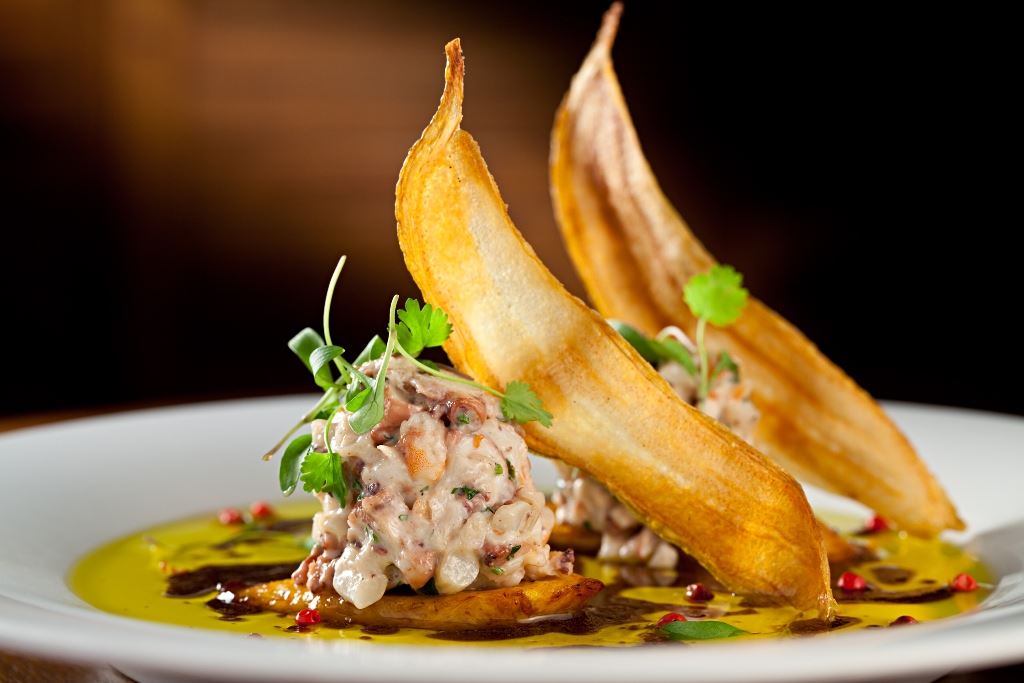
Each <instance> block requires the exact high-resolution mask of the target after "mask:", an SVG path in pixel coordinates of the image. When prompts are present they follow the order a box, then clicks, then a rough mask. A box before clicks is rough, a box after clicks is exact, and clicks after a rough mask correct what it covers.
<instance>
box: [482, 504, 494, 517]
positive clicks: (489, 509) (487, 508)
mask: <svg viewBox="0 0 1024 683" xmlns="http://www.w3.org/2000/svg"><path fill="white" fill-rule="evenodd" d="M484 510H487V511H488V512H490V513H491V514H492V515H493V514H494V508H492V507H491V506H490V505H488V506H487V507H485V508H484Z"/></svg>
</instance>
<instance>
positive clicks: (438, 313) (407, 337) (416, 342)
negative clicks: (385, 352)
mask: <svg viewBox="0 0 1024 683" xmlns="http://www.w3.org/2000/svg"><path fill="white" fill-rule="evenodd" d="M398 319H399V320H401V322H400V323H399V325H398V343H399V344H401V345H402V348H403V349H405V350H406V351H407V352H408V353H409V355H411V356H414V357H415V356H418V355H419V354H420V353H421V352H422V351H423V349H426V348H430V347H432V346H440V345H441V344H443V343H444V342H445V340H447V339H448V336H449V335H450V334H451V333H452V326H451V324H450V323H449V322H448V314H447V313H445V312H444V311H443V310H441V309H440V308H434V307H433V306H431V305H430V304H424V305H423V307H422V308H421V307H420V302H419V301H417V300H416V299H406V300H405V308H404V309H402V310H400V311H398Z"/></svg>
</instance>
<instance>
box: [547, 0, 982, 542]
mask: <svg viewBox="0 0 1024 683" xmlns="http://www.w3.org/2000/svg"><path fill="white" fill-rule="evenodd" d="M621 12H622V6H621V5H620V4H618V3H616V4H615V5H613V6H612V7H611V9H609V10H608V12H607V13H606V14H605V17H604V22H603V25H602V26H601V30H600V32H599V33H598V36H597V39H596V41H595V42H594V45H593V47H592V48H591V50H590V53H589V54H588V55H587V57H586V59H585V60H584V62H583V65H582V66H581V67H580V70H579V72H578V73H577V74H576V76H575V77H574V78H573V80H572V85H571V87H570V89H569V92H568V94H567V95H566V97H565V99H564V100H563V102H562V105H561V107H560V108H559V110H558V113H557V115H556V117H555V124H554V129H553V131H552V133H551V193H552V196H553V199H554V204H555V208H556V214H557V218H558V222H559V224H560V226H561V229H562V234H563V236H564V238H565V242H566V244H567V246H568V250H569V253H570V255H571V256H572V259H573V262H574V264H575V265H576V268H577V270H578V271H579V273H580V276H581V278H582V279H583V282H584V284H585V285H586V288H587V291H588V292H589V294H590V297H591V299H592V300H593V302H594V305H595V306H596V307H597V309H598V310H599V311H600V312H601V313H602V314H603V315H605V316H607V317H609V318H616V319H619V320H623V321H625V322H628V323H630V324H632V325H634V326H636V327H637V328H639V329H640V330H642V331H643V332H645V333H647V334H649V335H653V334H655V333H657V332H658V330H660V329H661V328H663V327H665V326H668V325H677V326H679V327H681V328H683V329H684V330H686V331H688V333H690V334H693V332H694V328H695V325H696V321H695V320H694V318H693V316H692V315H691V314H690V311H689V309H688V308H687V307H686V305H685V303H684V302H683V298H682V295H681V294H682V290H683V285H684V284H685V283H686V281H687V280H688V279H689V278H690V277H692V276H693V275H696V274H698V273H702V272H705V271H707V270H708V269H709V268H710V267H711V266H712V265H713V264H714V263H715V260H714V258H713V257H712V256H711V255H710V254H709V253H708V252H707V250H706V249H705V248H704V246H703V245H702V244H701V243H700V242H699V241H698V240H697V239H696V237H694V235H693V234H692V233H691V232H690V229H689V227H688V226H687V224H686V222H685V221H684V220H683V219H682V218H681V217H680V216H679V214H678V213H677V212H676V210H675V208H673V206H672V205H671V204H670V203H669V201H668V200H667V199H666V198H665V196H664V194H662V192H661V188H660V187H659V186H658V182H657V180H656V179H655V177H654V173H653V172H652V171H651V168H650V166H649V165H648V163H647V159H646V158H645V157H644V155H643V152H642V150H641V148H640V142H639V138H638V137H637V134H636V131H635V130H634V128H633V124H632V121H631V119H630V116H629V111H628V110H627V108H626V103H625V100H624V99H623V96H622V91H621V90H620V88H619V83H618V79H617V78H616V76H615V71H614V70H613V68H612V61H611V54H610V51H611V46H612V42H613V41H614V38H615V32H616V30H617V28H618V23H619V17H620V15H621ZM707 339H708V344H709V346H711V347H712V348H716V349H725V350H728V352H729V353H730V354H732V355H733V356H734V357H736V358H738V359H739V360H740V361H741V363H742V367H743V372H744V374H745V377H746V378H747V379H748V380H749V382H750V384H751V386H752V388H753V394H752V398H753V401H754V403H755V405H756V406H757V407H758V409H759V410H760V411H761V420H760V422H759V424H758V427H757V430H756V432H755V434H754V438H755V443H757V445H758V447H759V448H762V449H763V450H764V452H765V453H766V454H767V455H769V456H770V457H771V458H773V459H774V460H776V461H777V462H779V463H780V464H782V465H783V466H784V467H785V468H786V469H787V470H789V471H790V472H792V473H793V474H795V475H796V476H797V477H799V478H801V479H803V480H804V481H806V482H808V483H811V484H814V485H816V486H820V487H822V488H825V489H828V490H830V491H834V492H836V493H839V494H841V495H845V496H849V497H850V498H854V499H856V500H858V501H860V502H862V503H864V504H865V505H867V506H868V507H871V508H873V509H874V510H876V511H877V512H878V513H879V514H881V515H883V516H885V517H886V518H887V519H889V520H890V521H891V522H894V523H895V524H896V525H898V526H899V527H900V528H903V529H906V530H908V531H911V532H914V533H918V534H922V535H933V534H935V533H938V532H939V531H941V530H943V529H947V528H949V529H962V528H963V523H962V522H961V521H960V519H959V517H958V516H957V513H956V510H955V509H954V507H953V504H952V503H951V502H950V500H949V499H948V498H947V496H946V494H945V492H944V491H943V489H942V487H941V486H940V485H939V483H938V481H936V479H935V478H934V477H933V476H932V475H931V473H930V472H929V471H928V469H927V467H926V466H925V465H924V463H923V462H922V461H921V460H920V458H918V456H917V453H916V452H915V451H914V448H913V447H912V446H911V444H910V442H909V441H908V440H907V439H906V437H905V436H904V435H903V434H902V433H901V432H900V430H899V429H898V428H897V427H896V425H895V424H893V422H892V421H891V420H890V419H889V418H888V417H887V416H886V415H885V413H884V412H883V411H882V409H881V407H880V406H879V405H878V404H877V403H876V402H875V401H874V400H873V399H872V398H871V397H870V396H869V395H868V394H867V392H865V391H864V390H863V389H861V388H860V387H859V386H857V384H856V383H854V381H853V380H852V379H850V378H849V377H848V376H847V375H846V374H845V373H843V371H842V370H840V369H839V368H838V367H836V366H835V365H834V364H832V363H831V362H830V361H829V360H828V359H827V358H826V357H825V356H824V355H823V354H822V353H821V352H820V351H819V350H818V349H817V348H816V347H815V346H814V345H813V344H812V343H811V342H810V341H809V340H808V339H807V338H806V337H805V336H804V335H803V334H801V333H800V332H799V331H798V330H797V329H796V328H794V327H793V326H792V325H790V324H789V323H788V322H786V321H785V320H784V319H783V318H782V317H781V316H779V315H778V314H776V313H775V312H774V311H772V310H771V309H770V308H768V307H767V306H765V305H764V304H763V303H761V302H760V301H756V300H753V299H751V300H750V302H749V304H748V305H747V307H746V309H745V310H744V312H743V315H742V316H741V317H740V319H739V320H738V321H737V322H736V323H735V324H733V325H731V326H730V327H728V328H725V329H717V328H714V327H709V328H708V332H707Z"/></svg>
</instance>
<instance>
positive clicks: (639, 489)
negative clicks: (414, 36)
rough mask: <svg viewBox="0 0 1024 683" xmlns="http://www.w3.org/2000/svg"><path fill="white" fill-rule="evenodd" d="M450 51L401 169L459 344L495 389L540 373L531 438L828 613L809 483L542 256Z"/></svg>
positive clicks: (429, 276)
mask: <svg viewBox="0 0 1024 683" xmlns="http://www.w3.org/2000/svg"><path fill="white" fill-rule="evenodd" d="M445 49H446V52H447V56H448V64H447V67H446V69H445V89H444V93H443V95H442V97H441V103H440V105H439V107H438V110H437V113H436V114H435V115H434V117H433V119H432V120H431V122H430V125H428V126H427V128H426V129H425V130H424V131H423V135H422V136H421V137H420V139H419V141H418V142H417V143H416V144H415V145H414V146H413V148H412V149H411V150H410V152H409V155H408V157H407V158H406V161H405V164H404V165H403V166H402V171H401V174H400V175H399V179H398V187H397V189H396V195H397V196H396V205H395V214H396V218H397V220H398V237H399V243H400V245H401V247H402V252H403V254H404V256H405V262H406V266H407V267H408V269H409V272H410V273H411V274H412V276H413V278H414V279H415V280H416V283H417V284H418V285H419V287H420V289H421V290H422V291H423V294H424V296H425V298H426V300H428V301H430V302H431V303H433V304H435V305H437V306H440V307H441V308H443V309H444V310H445V311H447V313H448V316H449V319H450V320H451V322H452V324H453V325H454V332H453V333H452V335H451V337H449V339H448V341H447V342H446V343H445V351H447V353H448V356H449V357H450V358H451V359H452V361H453V362H454V363H455V365H456V366H457V367H458V368H459V369H460V370H462V371H463V372H466V373H468V374H470V375H472V376H474V377H475V378H476V379H477V380H479V381H481V382H485V383H487V384H488V385H490V386H494V387H503V386H506V385H507V384H508V383H509V382H512V381H513V380H524V381H526V382H528V383H529V384H530V386H531V387H532V388H533V389H534V391H535V392H536V393H537V394H538V396H540V398H541V399H542V400H543V402H544V404H545V406H546V408H547V409H548V410H549V411H550V412H551V413H552V414H553V415H554V423H553V425H552V426H551V428H545V427H543V426H541V425H540V424H538V423H537V422H531V423H529V424H527V425H526V426H525V431H526V435H527V441H528V443H529V444H530V446H531V447H532V449H533V450H535V451H537V452H539V453H543V454H546V455H550V456H553V457H557V458H560V459H562V460H563V461H564V462H566V463H568V464H570V465H575V466H579V467H582V468H583V469H585V470H586V471H588V472H590V473H592V474H593V475H594V476H596V477H598V478H599V479H600V480H601V482H602V483H604V484H605V485H606V486H608V488H609V489H610V490H611V491H612V493H614V494H615V495H616V496H618V497H619V499H620V500H622V501H624V502H625V503H626V504H627V505H629V506H630V507H631V508H632V509H633V510H635V511H636V512H637V513H638V515H639V516H640V518H641V519H642V520H643V521H644V522H645V523H647V524H648V525H649V526H650V527H651V528H652V530H653V531H655V533H657V534H659V535H660V536H662V537H663V538H665V539H666V540H668V541H670V542H672V543H675V544H676V545H678V546H680V547H681V548H683V549H684V550H685V551H686V552H688V553H689V554H691V555H692V556H694V557H695V558H697V559H698V560H699V561H700V562H701V563H702V564H704V566H705V567H707V569H708V570H709V571H711V572H712V573H713V574H714V575H715V576H716V577H718V578H719V580H721V581H722V583H724V584H725V585H727V586H729V587H730V588H731V589H733V590H736V591H740V592H745V593H754V594H760V595H763V596H769V597H773V598H775V599H776V600H781V601H785V602H788V603H789V604H792V605H794V606H795V607H797V608H799V609H813V610H816V611H817V612H818V613H819V614H822V615H830V614H831V611H832V608H833V601H832V596H831V591H830V588H829V573H828V572H829V569H828V562H827V559H826V556H825V551H824V549H823V547H822V540H821V535H820V533H819V531H818V528H817V525H816V523H815V519H814V516H813V514H812V513H811V508H810V505H809V504H808V503H807V499H806V498H805V496H804V493H803V489H801V487H800V485H799V484H797V482H796V481H795V480H793V478H792V477H790V476H789V475H788V474H787V473H786V472H785V471H784V470H783V469H782V468H781V467H779V466H778V465H776V464H775V463H773V462H771V461H769V460H768V459H767V458H765V457H764V456H762V455H761V454H760V453H758V452H757V451H756V450H754V449H753V448H752V447H750V446H749V445H747V444H746V443H745V442H744V441H742V440H741V439H739V438H738V437H736V436H735V435H733V434H732V433H731V432H729V431H728V430H726V429H725V428H724V427H722V426H721V425H719V424H718V423H717V422H715V421H714V420H712V419H711V418H709V417H707V416H706V415H704V414H702V413H700V412H699V411H697V410H695V409H693V408H692V407H690V406H689V405H687V404H685V403H684V402H683V401H682V400H681V399H680V398H679V397H678V396H676V394H675V393H674V392H673V391H672V388H671V387H670V386H669V385H668V383H667V382H666V381H665V380H664V379H663V378H662V377H661V376H660V375H658V373H657V372H655V371H654V369H653V368H652V367H651V366H650V365H649V364H648V363H647V362H646V361H645V360H644V359H643V358H641V357H640V356H639V355H638V354H637V353H636V351H634V350H633V348H632V347H630V346H629V345H628V344H626V342H625V341H623V339H622V338H621V337H620V336H619V335H618V334H617V333H616V332H615V331H614V330H613V329H612V328H611V327H610V326H609V325H608V324H607V323H606V322H605V320H604V319H603V318H602V317H601V316H599V315H598V314H597V313H595V312H594V311H592V310H590V309H589V308H588V307H587V306H586V305H585V304H584V303H583V302H581V301H580V300H579V299H577V298H575V297H573V296H572V295H570V294H569V293H568V292H567V291H566V290H565V288H564V287H563V286H562V284H561V283H560V282H558V280H557V279H555V277H554V276H553V275H552V274H551V273H550V272H549V271H548V270H547V268H545V267H544V264H543V263H541V262H540V260H539V259H538V258H537V257H536V255H535V254H534V252H533V250H532V249H531V248H530V246H529V245H528V244H527V243H526V241H525V240H524V239H523V237H522V235H520V234H519V231H518V230H517V229H516V227H515V226H514V225H513V224H512V221H511V219H510V218H509V216H508V213H507V210H506V206H505V203H504V202H503V201H502V198H501V194H500V193H499V191H498V188H497V185H496V184H495V182H494V179H493V178H492V177H491V175H490V173H489V172H488V170H487V165H486V163H485V162H484V160H483V157H482V156H481V154H480V150H479V147H478V146H477V144H476V142H475V141H474V140H473V138H472V136H470V135H469V134H468V133H466V132H465V131H463V130H461V128H460V123H461V120H462V99H463V75H464V73H463V72H464V64H463V56H462V50H461V47H460V44H459V41H458V40H454V41H452V42H451V43H449V44H448V45H447V46H446V48H445Z"/></svg>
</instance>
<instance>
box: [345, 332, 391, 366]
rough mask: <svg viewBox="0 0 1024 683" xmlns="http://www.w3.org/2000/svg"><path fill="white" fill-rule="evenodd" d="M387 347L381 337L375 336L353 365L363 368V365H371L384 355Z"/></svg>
mask: <svg viewBox="0 0 1024 683" xmlns="http://www.w3.org/2000/svg"><path fill="white" fill-rule="evenodd" d="M386 347H387V345H386V344H385V343H384V341H383V340H382V339H381V338H380V335H376V334H375V335H373V339H371V340H370V342H369V343H368V344H367V345H366V348H364V349H363V350H362V352H360V354H359V355H358V356H356V359H355V361H354V362H353V363H352V365H354V366H355V367H357V368H359V367H362V365H363V363H369V362H370V361H371V360H377V359H378V358H380V357H381V356H383V355H384V349H385V348H386Z"/></svg>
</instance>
